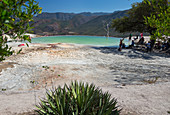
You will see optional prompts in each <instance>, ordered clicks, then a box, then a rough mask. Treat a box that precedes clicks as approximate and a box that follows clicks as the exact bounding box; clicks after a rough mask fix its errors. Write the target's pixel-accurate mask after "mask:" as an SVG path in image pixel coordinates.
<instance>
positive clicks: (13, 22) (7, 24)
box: [0, 0, 41, 61]
mask: <svg viewBox="0 0 170 115" xmlns="http://www.w3.org/2000/svg"><path fill="white" fill-rule="evenodd" d="M39 13H41V7H39V5H38V3H37V2H36V1H35V0H0V61H2V60H4V59H5V56H10V55H12V54H13V52H14V51H12V50H11V47H8V45H7V39H8V38H7V37H6V35H9V36H10V38H12V39H20V40H28V41H30V39H29V36H27V35H23V34H24V33H25V32H28V31H29V30H30V29H32V27H31V24H30V22H31V21H33V16H34V15H37V14H39Z"/></svg>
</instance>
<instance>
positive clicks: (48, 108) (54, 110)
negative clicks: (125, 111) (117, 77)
mask: <svg viewBox="0 0 170 115" xmlns="http://www.w3.org/2000/svg"><path fill="white" fill-rule="evenodd" d="M40 101H41V102H40V103H39V105H37V106H36V107H37V110H35V111H36V112H37V113H38V114H39V115H119V113H120V110H118V106H116V104H117V101H116V99H114V98H112V99H111V94H109V93H108V92H106V93H103V92H102V90H101V89H99V88H96V87H95V85H93V84H90V85H89V84H88V83H86V84H85V83H81V82H80V83H78V82H77V81H75V82H72V83H71V85H70V86H68V85H66V84H65V85H64V87H63V88H61V87H60V86H59V87H58V88H56V89H54V90H48V91H47V92H46V98H45V99H41V100H40Z"/></svg>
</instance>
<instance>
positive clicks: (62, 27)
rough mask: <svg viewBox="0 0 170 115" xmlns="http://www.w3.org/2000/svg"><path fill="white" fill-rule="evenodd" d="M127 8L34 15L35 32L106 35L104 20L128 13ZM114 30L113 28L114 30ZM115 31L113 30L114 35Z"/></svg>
mask: <svg viewBox="0 0 170 115" xmlns="http://www.w3.org/2000/svg"><path fill="white" fill-rule="evenodd" d="M126 13H127V10H125V11H116V12H114V13H103V12H96V13H91V12H82V13H62V12H57V13H47V12H44V13H42V14H39V15H37V16H36V17H34V21H35V22H34V27H35V28H34V29H33V31H34V33H35V34H39V35H61V34H62V35H63V34H64V35H66V34H76V35H77V34H78V35H102V36H104V35H106V33H105V31H104V28H103V21H107V22H111V20H112V19H115V18H120V17H122V16H125V15H127V14H126ZM112 31H113V30H112ZM114 34H115V32H114V31H113V32H111V35H112V36H114Z"/></svg>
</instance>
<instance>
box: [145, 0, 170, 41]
mask: <svg viewBox="0 0 170 115" xmlns="http://www.w3.org/2000/svg"><path fill="white" fill-rule="evenodd" d="M144 2H145V4H146V5H149V6H152V7H153V9H154V10H156V15H155V14H153V13H152V14H151V16H148V17H147V16H146V17H145V22H146V25H148V26H150V27H152V28H156V30H155V31H154V33H153V35H152V36H151V38H152V39H154V40H155V39H156V38H162V36H163V35H165V36H170V6H169V5H168V0H151V1H149V0H144ZM169 3H170V2H169Z"/></svg>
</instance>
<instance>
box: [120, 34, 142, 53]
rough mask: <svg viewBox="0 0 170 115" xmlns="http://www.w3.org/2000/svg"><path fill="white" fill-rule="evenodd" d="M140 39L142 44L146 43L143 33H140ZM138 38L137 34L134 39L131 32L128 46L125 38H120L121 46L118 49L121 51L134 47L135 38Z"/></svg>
mask: <svg viewBox="0 0 170 115" xmlns="http://www.w3.org/2000/svg"><path fill="white" fill-rule="evenodd" d="M140 37H141V38H140V40H139V43H140V44H143V43H144V37H143V33H141V34H140ZM137 39H138V35H137V36H136V38H134V39H132V34H131V33H130V35H129V42H128V47H126V46H125V43H124V38H123V39H120V43H119V48H118V50H119V51H121V50H122V48H132V47H133V46H134V45H135V40H137Z"/></svg>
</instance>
